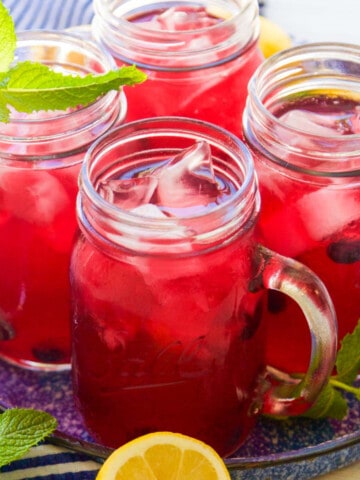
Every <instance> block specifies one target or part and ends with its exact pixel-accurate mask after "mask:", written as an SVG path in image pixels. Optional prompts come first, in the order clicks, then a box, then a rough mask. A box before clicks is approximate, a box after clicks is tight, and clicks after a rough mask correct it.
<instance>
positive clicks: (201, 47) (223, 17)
mask: <svg viewBox="0 0 360 480" xmlns="http://www.w3.org/2000/svg"><path fill="white" fill-rule="evenodd" d="M94 11H95V17H94V21H93V25H92V27H93V28H92V32H93V35H94V36H95V38H96V39H97V40H98V41H99V42H101V43H102V45H103V46H104V48H106V49H108V51H109V52H110V53H111V54H112V55H113V57H114V58H115V60H116V62H117V63H118V64H119V65H122V64H136V65H137V66H138V67H139V68H141V69H143V70H144V71H145V72H146V74H147V75H148V79H147V81H146V82H144V83H143V84H142V85H139V86H137V88H136V89H132V88H129V89H126V95H127V98H128V101H129V108H128V117H127V118H128V120H129V121H131V120H137V119H140V118H146V117H155V116H163V115H176V116H182V117H190V118H198V119H202V120H206V121H208V122H212V123H215V124H217V125H220V126H221V127H224V128H226V129H228V130H229V131H231V132H233V133H235V134H237V135H238V136H241V132H242V121H241V118H242V112H243V108H244V104H245V99H246V92H247V83H248V80H249V78H250V77H251V75H252V74H253V72H254V71H255V69H256V67H257V66H258V65H259V64H260V63H261V61H262V59H263V57H262V54H261V53H260V50H259V48H258V44H257V39H258V35H259V18H258V2H257V0H221V1H219V0H216V1H211V0H199V1H197V2H196V3H191V4H189V2H186V1H182V0H170V1H168V2H166V3H164V2H157V1H154V0H153V1H149V0H141V1H139V0H125V1H119V0H117V1H111V0H95V1H94Z"/></svg>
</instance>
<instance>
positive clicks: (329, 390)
mask: <svg viewBox="0 0 360 480" xmlns="http://www.w3.org/2000/svg"><path fill="white" fill-rule="evenodd" d="M347 412H348V404H347V401H346V400H345V398H344V397H343V396H342V394H341V393H340V392H339V391H338V390H336V389H335V388H333V386H332V385H330V384H327V385H326V386H325V387H324V389H323V390H322V392H321V393H320V395H319V397H318V398H317V400H316V403H314V405H313V406H312V407H311V408H310V409H309V410H307V411H306V412H305V413H304V414H303V415H302V416H303V417H306V418H326V417H329V418H335V419H337V420H342V419H343V418H344V417H346V414H347Z"/></svg>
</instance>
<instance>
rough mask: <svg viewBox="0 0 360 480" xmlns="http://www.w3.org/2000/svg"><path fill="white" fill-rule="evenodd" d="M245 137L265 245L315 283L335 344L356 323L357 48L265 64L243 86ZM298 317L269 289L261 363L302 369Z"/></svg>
mask: <svg viewBox="0 0 360 480" xmlns="http://www.w3.org/2000/svg"><path fill="white" fill-rule="evenodd" d="M244 134H245V137H246V140H247V143H248V145H249V147H250V148H251V150H252V153H253V156H254V159H255V164H256V169H257V172H258V175H259V181H260V191H261V196H262V211H261V215H260V220H259V225H260V228H261V230H262V235H263V241H264V244H265V245H266V246H268V247H269V248H273V249H276V251H278V252H279V253H282V254H283V255H287V256H290V257H293V258H296V259H297V260H299V261H301V262H302V263H304V264H306V265H308V266H309V267H310V268H311V269H312V270H313V271H314V272H315V273H317V274H318V275H319V276H320V278H322V280H323V281H324V282H325V284H326V286H327V289H328V291H329V292H330V295H331V297H332V299H333V302H334V305H335V308H336V312H337V317H338V324H339V338H340V339H342V338H343V337H344V335H345V334H347V333H349V332H351V331H353V329H354V328H355V326H356V324H357V322H358V320H359V318H360V302H359V300H358V299H359V295H360V47H359V46H355V45H345V44H336V43H319V44H308V45H305V46H299V47H294V48H292V49H289V50H287V51H285V52H282V53H280V54H277V55H275V56H274V57H272V58H270V59H269V60H267V61H265V62H264V64H263V65H262V66H261V67H260V68H259V70H258V71H257V73H256V74H255V75H254V77H253V79H252V80H251V82H250V85H249V97H248V102H247V107H246V110H245V113H244ZM299 316H300V312H299V311H298V309H297V307H296V305H295V304H293V303H292V302H290V301H289V300H287V299H286V298H284V297H282V296H281V295H275V294H273V293H270V295H269V302H268V318H269V323H271V325H272V328H274V329H276V335H274V342H273V343H272V344H269V352H268V359H269V361H271V363H272V364H276V365H277V366H279V367H285V366H286V367H289V368H291V369H292V370H295V371H304V369H306V367H307V358H308V352H309V349H310V341H311V340H310V337H309V335H308V333H307V332H306V331H305V329H303V328H302V322H301V321H299ZM289 338H299V339H301V341H300V342H299V348H298V349H291V350H290V349H289V350H288V351H284V350H283V349H282V348H281V346H282V345H283V344H284V343H285V342H287V341H288V339H289ZM300 345H302V346H300Z"/></svg>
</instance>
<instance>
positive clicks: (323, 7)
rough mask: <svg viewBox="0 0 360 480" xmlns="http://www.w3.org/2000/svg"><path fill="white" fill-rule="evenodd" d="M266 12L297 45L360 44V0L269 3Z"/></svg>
mask: <svg viewBox="0 0 360 480" xmlns="http://www.w3.org/2000/svg"><path fill="white" fill-rule="evenodd" d="M263 12H264V14H265V15H266V16H268V17H269V18H271V19H272V20H274V21H275V22H276V23H278V24H279V25H281V26H282V27H283V28H285V30H287V32H289V33H291V34H292V35H293V36H294V41H295V42H297V43H302V42H304V41H310V42H321V41H333V42H346V43H357V44H360V0H265V7H264V10H263Z"/></svg>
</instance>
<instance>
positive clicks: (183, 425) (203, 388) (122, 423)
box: [71, 139, 264, 454]
mask: <svg viewBox="0 0 360 480" xmlns="http://www.w3.org/2000/svg"><path fill="white" fill-rule="evenodd" d="M145 141H146V140H145ZM181 142H184V140H183V139H182V140H181ZM208 155H209V147H208V146H207V145H205V144H204V142H200V143H199V144H197V145H195V146H194V147H192V146H191V147H189V148H187V149H185V150H184V152H183V153H180V154H178V155H175V157H173V158H172V159H171V160H170V163H169V161H168V160H169V158H166V159H164V158H163V157H164V154H162V157H160V156H159V157H158V158H157V159H155V158H154V157H150V156H151V152H150V153H149V159H148V160H147V161H146V159H144V160H142V161H141V162H136V161H135V162H129V161H128V162H127V163H126V166H125V162H124V161H119V162H117V163H116V157H114V158H113V159H111V157H108V158H107V161H108V162H109V163H113V164H114V166H110V167H109V171H104V170H102V174H104V176H105V177H106V180H98V181H97V192H98V194H100V195H101V197H103V198H104V199H105V200H107V201H109V202H111V203H112V204H113V205H116V206H117V207H118V208H119V209H121V208H122V209H125V210H126V211H129V212H132V213H136V214H137V215H142V216H143V217H142V216H140V217H138V219H140V220H141V219H142V218H143V219H144V220H143V221H146V220H145V217H147V221H149V219H150V222H151V218H152V219H153V220H154V219H157V220H158V219H159V218H160V219H163V220H164V221H166V219H169V220H170V222H171V223H172V229H173V231H172V230H171V229H169V231H167V233H165V231H164V232H163V235H162V236H160V243H152V241H151V239H149V241H147V239H146V235H149V231H146V229H144V230H143V231H142V233H141V235H144V238H136V236H135V237H130V241H129V243H127V239H126V230H124V237H123V238H120V240H119V242H125V243H123V245H121V246H119V245H115V244H114V241H115V240H114V239H116V234H115V232H114V236H111V237H109V238H111V239H113V240H112V241H111V240H110V242H109V241H107V242H106V243H105V245H104V244H103V243H99V242H100V237H99V235H95V236H94V237H93V238H91V237H92V235H93V234H92V232H91V231H89V230H86V231H85V234H81V235H80V237H79V239H78V241H77V243H76V246H75V249H74V252H73V256H72V268H71V271H72V284H73V299H74V307H73V308H74V312H73V322H74V324H73V325H74V326H73V342H74V348H73V352H74V355H73V377H74V391H75V395H76V397H77V401H78V404H79V408H80V410H81V412H82V414H83V416H84V418H85V421H86V424H87V426H88V428H89V430H90V432H92V433H93V435H94V436H95V438H97V439H98V440H99V441H101V442H103V443H104V444H106V445H109V446H112V447H117V446H119V445H121V444H123V443H125V442H127V441H129V440H131V439H133V438H135V437H137V436H139V435H141V434H145V433H148V432H152V431H157V430H171V431H177V432H182V433H185V434H189V435H191V436H194V437H198V438H200V439H202V440H204V441H206V442H207V443H209V444H210V445H212V446H213V447H214V448H216V449H217V450H218V451H219V452H220V453H221V454H228V453H230V452H232V451H233V450H234V449H236V447H237V446H238V445H240V443H242V442H243V441H244V439H245V436H246V435H247V434H248V432H249V430H250V428H251V427H252V425H253V424H254V417H253V416H252V415H251V414H250V413H251V410H252V408H253V404H254V401H256V396H257V394H256V388H257V382H258V380H259V376H260V373H261V372H262V371H263V361H262V358H261V357H262V354H261V352H262V351H263V348H264V346H263V342H264V329H261V328H259V326H260V319H261V312H262V301H261V298H262V295H261V294H260V293H251V292H250V290H249V282H250V278H251V277H252V276H253V275H254V268H255V266H254V259H253V255H254V248H255V247H254V245H255V243H254V231H253V223H252V225H251V226H250V227H249V228H247V229H244V232H243V233H242V234H240V235H237V237H236V239H234V240H233V241H230V242H228V241H226V240H225V241H224V237H222V238H221V239H220V238H219V239H218V240H216V241H213V240H211V241H210V240H208V243H209V245H208V246H207V247H205V248H204V245H203V244H202V242H200V243H199V239H198V237H197V235H196V232H194V231H191V230H190V226H189V225H188V224H187V220H186V219H187V218H190V216H194V215H195V214H198V215H200V217H199V218H200V220H201V218H202V217H201V215H204V213H206V212H208V213H210V212H211V211H212V210H213V209H214V208H216V207H221V206H222V204H223V203H226V202H229V200H230V199H231V198H232V196H233V195H235V192H236V189H237V188H239V186H238V185H236V184H235V183H234V179H233V178H232V174H231V173H230V172H229V171H228V172H226V171H224V172H222V171H217V172H216V173H214V172H213V167H212V165H211V161H210V158H208ZM130 158H131V155H130ZM199 159H200V161H199ZM114 162H115V163H114ZM115 166H116V168H115ZM104 172H105V173H104ZM84 188H85V187H84ZM87 203H88V200H86V201H85V200H84V208H86V205H87ZM120 212H121V210H120ZM177 215H180V217H181V218H180V217H179V220H178V223H177V220H176V218H177ZM133 216H135V215H133ZM80 218H82V220H81V221H82V222H84V217H83V214H81V216H80ZM89 218H90V217H89ZM135 220H136V216H135ZM92 221H93V219H90V222H92ZM206 221H207V220H206V216H204V217H203V220H202V222H203V223H201V224H199V220H198V219H196V222H195V223H194V228H197V229H198V231H201V230H202V229H203V228H205V229H206V228H208V226H207V225H206ZM82 225H84V223H82ZM99 225H102V223H101V224H99ZM103 226H105V223H104V225H103ZM109 226H110V225H109ZM195 226H196V227H195ZM95 228H97V227H95ZM104 228H105V227H104ZM124 228H125V227H124ZM134 228H135V227H134ZM169 228H170V227H169ZM105 231H107V229H106V228H105ZM134 232H136V229H135V230H134ZM134 234H135V233H134ZM89 235H90V236H89ZM135 235H136V234H135ZM209 238H210V237H209ZM102 242H103V241H102ZM144 245H145V247H144ZM136 248H137V249H138V251H137V252H136V251H134V250H135V249H136ZM259 353H260V354H259Z"/></svg>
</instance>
